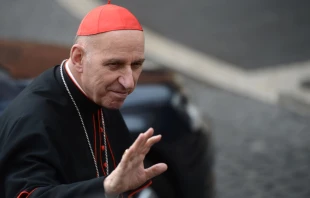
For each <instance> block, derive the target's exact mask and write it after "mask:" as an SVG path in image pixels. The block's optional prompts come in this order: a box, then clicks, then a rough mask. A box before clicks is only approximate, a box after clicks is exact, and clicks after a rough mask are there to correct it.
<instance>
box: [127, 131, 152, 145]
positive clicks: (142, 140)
mask: <svg viewBox="0 0 310 198" xmlns="http://www.w3.org/2000/svg"><path fill="white" fill-rule="evenodd" d="M153 134H154V129H153V128H149V129H148V130H147V131H146V132H145V133H142V134H140V135H139V137H138V138H137V139H136V141H135V142H134V143H133V144H132V146H131V148H132V149H134V150H135V151H137V150H138V149H141V148H143V147H144V145H145V143H146V142H147V140H148V139H149V138H150V137H151V136H152V135H153Z"/></svg>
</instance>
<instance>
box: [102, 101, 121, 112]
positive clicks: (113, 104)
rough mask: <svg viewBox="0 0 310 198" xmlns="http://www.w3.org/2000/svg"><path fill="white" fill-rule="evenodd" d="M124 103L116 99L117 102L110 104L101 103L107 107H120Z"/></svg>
mask: <svg viewBox="0 0 310 198" xmlns="http://www.w3.org/2000/svg"><path fill="white" fill-rule="evenodd" d="M123 104H124V101H117V102H112V103H110V104H106V105H102V106H103V107H105V108H107V109H114V110H116V109H120V108H121V107H122V105H123Z"/></svg>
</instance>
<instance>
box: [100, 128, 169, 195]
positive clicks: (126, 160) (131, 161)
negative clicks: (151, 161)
mask: <svg viewBox="0 0 310 198" xmlns="http://www.w3.org/2000/svg"><path fill="white" fill-rule="evenodd" d="M153 134H154V130H153V128H150V129H149V130H147V131H146V132H145V133H141V134H140V135H139V137H138V138H137V139H136V141H135V142H134V143H133V144H132V145H131V147H130V148H128V149H127V150H126V151H125V152H124V155H123V157H122V160H121V162H120V163H119V165H118V166H117V167H116V169H115V170H114V171H113V172H112V173H111V174H110V175H109V176H108V177H107V178H106V179H105V180H104V188H105V192H106V194H111V195H113V194H121V193H123V192H126V191H128V190H133V189H135V188H138V187H139V186H141V185H142V184H144V183H145V182H146V181H147V180H149V179H151V178H153V177H155V176H157V175H160V174H161V173H163V172H165V171H166V170H167V165H166V164H164V163H158V164H155V165H153V166H152V167H149V168H147V169H145V168H144V164H143V160H144V158H145V155H146V154H147V153H148V152H149V150H150V149H151V147H152V146H153V145H154V144H155V143H157V142H159V141H160V139H161V135H156V136H153Z"/></svg>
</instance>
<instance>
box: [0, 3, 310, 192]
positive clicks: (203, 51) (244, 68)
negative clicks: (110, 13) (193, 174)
mask: <svg viewBox="0 0 310 198" xmlns="http://www.w3.org/2000/svg"><path fill="white" fill-rule="evenodd" d="M103 3H106V2H105V1H99V0H98V1H96V0H92V1H91V0H89V1H86V0H28V1H22V0H0V17H1V18H0V64H1V65H3V66H4V67H7V69H9V70H10V72H11V74H12V76H13V77H18V78H21V79H25V78H27V77H29V75H34V74H35V75H37V73H36V72H37V70H35V69H34V68H32V67H27V68H23V67H21V66H20V65H23V63H25V64H26V63H27V64H30V65H31V61H30V60H29V61H30V62H27V60H28V59H27V58H31V57H36V61H37V62H38V63H40V64H42V65H44V67H51V66H53V65H56V64H59V63H60V62H46V60H47V59H49V58H51V59H52V58H53V57H59V56H61V54H64V53H67V55H68V56H69V52H67V51H62V50H64V49H63V48H61V47H63V46H65V47H70V46H71V45H72V43H73V41H74V37H75V33H76V30H77V28H78V25H79V22H80V20H81V18H82V17H83V16H84V15H85V14H86V13H87V12H88V11H89V10H90V9H91V8H93V7H94V6H96V5H99V4H103ZM112 3H114V4H118V5H121V6H124V7H127V8H128V9H129V10H131V11H132V12H133V13H134V14H135V15H136V16H137V18H138V19H139V20H140V22H141V23H142V25H143V26H144V28H145V34H146V58H147V65H148V66H147V67H151V66H155V67H160V68H164V69H165V70H169V71H172V72H173V73H175V75H176V79H177V81H178V82H179V83H180V85H181V87H182V89H183V91H184V93H186V95H187V96H188V98H189V100H190V101H192V102H193V103H194V104H195V105H196V106H197V107H198V109H199V111H201V113H202V114H203V116H202V118H203V119H205V120H203V121H204V122H206V123H208V124H209V127H210V130H211V133H212V141H213V145H214V149H213V152H214V173H215V177H214V183H215V187H214V188H215V192H216V197H218V198H231V197H239V198H250V197H251V198H275V197H282V198H283V197H287V198H291V197H292V198H293V197H294V198H299V197H300V198H307V197H310V188H309V184H310V166H309V164H310V144H309V142H310V134H309V132H310V121H309V115H310V108H309V107H310V106H309V105H310V61H309V60H310V36H309V35H310V12H309V8H310V2H309V1H306V0H299V1H292V0H282V1H278V0H251V1H247V0H206V1H202V0H200V1H198V0H196V1H185V0H170V1H163V0H157V1H145V0H131V1H129V0H112ZM23 42H30V43H40V44H44V45H49V46H52V47H51V48H50V49H49V50H47V51H36V53H32V52H31V50H34V47H33V46H31V45H30V44H25V43H23ZM16 45H22V46H23V47H25V49H26V50H25V51H20V50H16V48H15V47H14V46H16ZM19 57H24V59H22V60H23V62H18V61H21V60H20V58H19ZM65 58H67V57H62V59H65ZM62 59H61V60H62ZM25 60H26V61H25ZM16 65H19V66H16ZM27 72H28V73H27ZM0 77H1V76H0ZM0 89H1V92H2V93H4V88H1V87H0ZM203 171H204V170H202V173H203Z"/></svg>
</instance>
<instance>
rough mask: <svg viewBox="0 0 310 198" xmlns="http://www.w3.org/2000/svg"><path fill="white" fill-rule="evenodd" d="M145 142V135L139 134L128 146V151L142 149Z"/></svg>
mask: <svg viewBox="0 0 310 198" xmlns="http://www.w3.org/2000/svg"><path fill="white" fill-rule="evenodd" d="M146 141H147V139H146V137H145V135H144V134H143V133H140V135H139V136H138V138H137V139H136V140H135V141H134V143H133V144H132V145H131V146H130V149H131V150H137V149H138V148H140V147H142V146H143V145H144V144H145V142H146Z"/></svg>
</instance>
